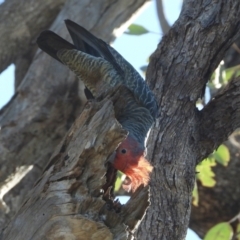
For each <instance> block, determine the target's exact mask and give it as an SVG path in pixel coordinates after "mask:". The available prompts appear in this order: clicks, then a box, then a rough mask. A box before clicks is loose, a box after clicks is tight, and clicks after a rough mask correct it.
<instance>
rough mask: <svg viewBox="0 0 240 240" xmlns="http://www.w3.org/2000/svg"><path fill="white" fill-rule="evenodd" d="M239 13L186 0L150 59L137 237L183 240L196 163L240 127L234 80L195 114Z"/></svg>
mask: <svg viewBox="0 0 240 240" xmlns="http://www.w3.org/2000/svg"><path fill="white" fill-rule="evenodd" d="M229 13H231V14H229ZM239 14H240V2H239V1H237V0H231V1H229V0H221V1H218V2H214V1H212V2H209V1H207V0H206V1H205V0H203V1H194V0H186V1H184V4H183V7H182V11H181V14H180V16H179V19H178V20H177V21H176V23H175V24H174V25H173V27H172V28H171V29H170V31H169V32H168V34H167V35H166V36H165V37H163V39H162V42H161V43H160V44H159V46H158V48H157V50H156V51H155V53H154V54H153V55H152V56H151V59H150V64H149V67H148V70H147V80H148V82H149V84H150V87H151V88H152V89H154V92H155V94H156V96H157V99H158V102H159V106H160V111H161V113H160V114H161V115H160V118H159V120H158V121H157V122H156V124H155V126H154V128H153V129H152V133H151V135H150V139H149V141H148V153H149V156H150V157H149V158H150V159H152V162H153V165H154V172H153V174H152V179H151V184H150V186H151V195H150V196H151V198H150V202H151V207H150V208H149V209H148V211H147V214H146V217H145V218H144V220H143V222H142V224H141V227H140V229H139V231H138V236H139V239H184V238H185V235H186V231H187V226H188V223H189V217H190V209H191V196H192V190H193V186H194V180H195V166H196V164H197V163H198V162H199V161H200V160H201V159H203V158H205V157H206V156H208V155H209V154H210V153H211V152H212V151H213V150H214V149H216V147H217V146H218V145H219V144H220V143H222V142H223V141H224V140H226V139H227V137H228V135H229V134H230V133H231V132H232V131H233V130H234V129H236V128H237V127H239V126H240V123H239V121H238V118H239V114H240V112H239V107H240V94H239V90H240V89H239V87H240V84H239V78H238V79H235V80H233V81H232V82H231V83H230V84H229V85H228V86H227V87H226V88H225V90H224V91H222V92H221V93H219V94H218V95H217V96H216V97H215V99H212V100H211V101H210V103H209V104H208V105H207V106H206V107H205V108H204V109H203V110H202V111H198V110H197V109H196V101H197V100H198V98H199V97H201V96H202V95H203V92H204V89H205V85H206V83H207V81H208V80H209V78H210V76H211V74H212V73H213V71H214V69H215V68H216V67H217V66H218V64H219V62H220V61H221V59H222V58H223V56H224V54H225V52H226V50H227V49H228V48H229V47H230V46H231V45H232V43H233V42H234V41H235V39H236V38H237V36H239V33H240V28H239V26H240V19H239V17H238V16H239ZM149 229H151V231H149Z"/></svg>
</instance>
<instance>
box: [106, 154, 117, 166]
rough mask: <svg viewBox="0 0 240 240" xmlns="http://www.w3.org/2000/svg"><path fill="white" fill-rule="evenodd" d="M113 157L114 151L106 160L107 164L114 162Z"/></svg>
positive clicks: (114, 155)
mask: <svg viewBox="0 0 240 240" xmlns="http://www.w3.org/2000/svg"><path fill="white" fill-rule="evenodd" d="M115 157H116V151H114V152H113V153H112V154H111V155H110V156H109V157H108V159H107V162H110V163H112V164H113V163H114V160H115Z"/></svg>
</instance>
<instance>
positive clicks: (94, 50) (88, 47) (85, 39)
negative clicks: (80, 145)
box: [65, 19, 124, 76]
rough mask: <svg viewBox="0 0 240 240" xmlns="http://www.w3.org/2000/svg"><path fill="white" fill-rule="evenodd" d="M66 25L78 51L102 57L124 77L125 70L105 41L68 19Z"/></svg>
mask: <svg viewBox="0 0 240 240" xmlns="http://www.w3.org/2000/svg"><path fill="white" fill-rule="evenodd" d="M65 24H66V26H67V29H68V31H69V34H70V35H71V38H72V40H73V43H74V45H75V46H76V47H77V49H78V50H80V51H83V52H85V53H87V54H90V55H93V56H95V57H102V58H104V59H105V60H107V61H108V62H110V63H111V64H112V65H113V67H114V69H115V70H116V71H117V72H118V73H119V74H120V75H122V76H123V75H124V71H123V69H122V68H121V67H120V66H119V64H118V63H117V61H116V59H115V57H114V56H113V55H112V53H111V51H110V50H109V45H108V44H107V43H106V42H104V41H103V40H101V39H99V38H97V37H95V36H94V35H93V34H91V33H90V32H89V31H87V30H86V29H85V28H83V27H81V26H80V25H78V24H77V23H75V22H73V21H71V20H69V19H67V20H65Z"/></svg>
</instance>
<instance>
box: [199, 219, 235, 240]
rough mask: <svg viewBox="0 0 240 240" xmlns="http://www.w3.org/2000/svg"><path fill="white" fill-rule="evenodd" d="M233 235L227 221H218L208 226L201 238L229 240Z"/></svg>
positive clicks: (206, 239) (205, 239)
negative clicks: (210, 226)
mask: <svg viewBox="0 0 240 240" xmlns="http://www.w3.org/2000/svg"><path fill="white" fill-rule="evenodd" d="M232 236H233V229H232V227H231V225H230V224H229V223H227V222H222V223H218V224H217V225H215V226H213V227H212V228H210V229H209V230H208V232H207V234H206V235H205V237H204V239H203V240H230V239H231V238H232Z"/></svg>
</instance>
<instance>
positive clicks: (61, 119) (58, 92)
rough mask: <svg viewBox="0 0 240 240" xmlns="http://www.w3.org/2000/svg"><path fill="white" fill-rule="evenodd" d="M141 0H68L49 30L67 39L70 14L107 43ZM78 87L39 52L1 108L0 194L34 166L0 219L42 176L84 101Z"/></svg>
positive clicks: (141, 2) (62, 68)
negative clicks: (23, 172) (19, 175)
mask: <svg viewBox="0 0 240 240" xmlns="http://www.w3.org/2000/svg"><path fill="white" fill-rule="evenodd" d="M146 2H148V0H138V1H135V0H131V1H129V0H124V1H122V0H121V1H120V0H117V1H114V2H112V1H108V0H101V1H97V2H96V1H93V0H86V1H80V2H79V1H77V0H70V1H68V2H67V4H66V5H65V6H64V8H63V9H62V11H61V12H60V14H59V16H58V17H57V19H56V21H55V22H54V23H53V25H52V27H51V29H52V30H53V31H54V32H56V33H58V34H59V35H61V36H62V37H63V38H66V39H70V37H69V35H68V34H67V31H66V28H65V27H64V19H67V18H70V19H74V21H76V22H77V23H80V24H81V25H83V26H84V27H86V28H87V29H90V30H91V31H92V32H93V33H94V34H96V35H97V36H98V37H101V38H103V39H104V40H106V41H109V40H110V39H113V35H112V32H113V30H114V29H115V28H118V27H120V26H121V25H122V23H124V22H125V21H126V20H128V19H130V18H132V17H133V16H134V13H135V12H136V11H137V10H138V9H140V8H141V7H143V6H144V5H145V3H146ZM89 17H91V21H89ZM113 19H114V20H113ZM79 85H80V83H79V82H78V81H76V77H75V76H74V74H73V73H71V72H70V71H69V70H68V69H67V68H66V67H64V66H63V65H61V64H60V63H58V62H57V61H55V60H54V59H51V58H50V57H49V56H47V55H46V54H44V53H42V52H41V51H38V52H37V54H36V55H35V58H34V61H33V63H32V65H31V66H30V68H29V70H28V72H27V74H26V75H25V78H24V80H23V82H22V84H21V85H20V86H19V88H18V91H17V92H16V94H15V96H14V98H13V99H12V100H11V102H10V103H9V104H8V105H7V106H6V107H5V108H4V109H3V110H2V111H1V114H0V122H1V135H0V156H1V157H0V169H1V174H0V179H1V180H0V183H1V184H0V192H1V187H2V188H4V189H5V187H6V186H8V185H7V184H8V182H6V181H7V180H8V179H12V178H13V177H14V176H17V174H18V171H19V169H21V168H22V167H24V168H26V169H27V168H28V167H29V166H33V168H32V170H31V172H29V173H28V175H27V176H26V177H25V178H24V179H23V181H22V182H21V183H19V184H18V185H17V187H16V188H15V189H14V190H12V192H11V195H9V196H5V199H8V200H9V201H7V206H9V207H10V209H11V212H10V213H9V214H8V215H5V213H6V212H5V209H4V208H2V209H1V210H2V211H1V212H0V213H1V214H2V215H1V218H0V223H4V222H6V217H11V216H12V215H14V214H15V211H16V210H17V209H18V207H19V205H20V204H21V202H22V199H23V198H24V197H25V196H26V194H27V193H28V191H29V189H31V188H32V186H33V183H34V182H35V181H36V179H38V178H39V176H40V175H41V173H42V170H43V168H44V166H45V165H46V162H47V161H48V159H49V157H50V155H51V153H52V149H53V148H55V146H56V145H57V144H58V143H59V142H60V140H61V139H62V137H63V136H64V135H65V134H66V131H67V130H68V129H69V127H70V126H71V124H72V123H73V121H74V119H75V118H76V116H78V114H79V113H80V112H81V110H82V107H83V102H80V99H79V95H78V90H79ZM9 176H11V178H9ZM17 183H18V180H17V179H16V181H15V184H17ZM11 186H12V185H11ZM10 189H11V188H9V189H8V191H9V190H10ZM0 196H1V194H0ZM0 206H1V205H0Z"/></svg>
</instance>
